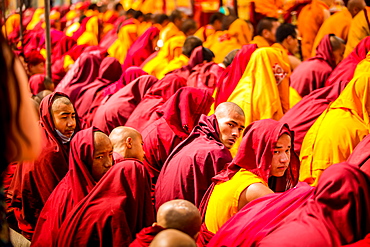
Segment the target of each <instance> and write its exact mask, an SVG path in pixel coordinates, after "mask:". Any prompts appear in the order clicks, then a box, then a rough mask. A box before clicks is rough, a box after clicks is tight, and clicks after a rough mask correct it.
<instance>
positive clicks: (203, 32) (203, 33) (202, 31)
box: [194, 25, 216, 42]
mask: <svg viewBox="0 0 370 247" xmlns="http://www.w3.org/2000/svg"><path fill="white" fill-rule="evenodd" d="M215 32H216V30H215V29H214V28H213V26H212V25H206V26H203V27H201V28H199V29H198V30H197V31H196V32H195V34H194V36H196V37H198V38H199V39H200V40H201V41H202V42H204V41H206V40H207V38H208V37H209V36H211V35H213V34H214V33H215Z"/></svg>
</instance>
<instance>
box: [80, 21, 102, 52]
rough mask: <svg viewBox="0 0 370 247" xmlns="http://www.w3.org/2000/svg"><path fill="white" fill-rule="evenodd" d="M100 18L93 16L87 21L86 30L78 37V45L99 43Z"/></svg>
mask: <svg viewBox="0 0 370 247" xmlns="http://www.w3.org/2000/svg"><path fill="white" fill-rule="evenodd" d="M98 36H99V19H98V17H97V16H94V17H91V18H90V19H89V20H88V21H87V23H86V31H85V32H84V33H83V34H82V35H81V36H80V37H79V38H78V39H77V45H90V46H93V45H98V44H99V43H98Z"/></svg>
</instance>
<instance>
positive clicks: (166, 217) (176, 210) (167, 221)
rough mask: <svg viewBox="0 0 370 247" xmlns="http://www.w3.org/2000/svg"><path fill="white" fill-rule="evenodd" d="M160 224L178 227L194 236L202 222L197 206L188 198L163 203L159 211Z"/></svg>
mask: <svg viewBox="0 0 370 247" xmlns="http://www.w3.org/2000/svg"><path fill="white" fill-rule="evenodd" d="M157 222H158V225H160V226H162V227H163V228H166V229H177V230H180V231H182V232H184V233H186V234H188V235H189V236H190V237H192V238H194V237H195V236H196V235H197V234H198V232H199V230H200V225H201V224H202V220H201V216H200V213H199V210H198V209H197V207H196V206H195V205H194V204H192V203H191V202H189V201H186V200H181V199H178V200H172V201H169V202H166V203H164V204H162V206H160V207H159V209H158V212H157Z"/></svg>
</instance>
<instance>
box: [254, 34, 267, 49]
mask: <svg viewBox="0 0 370 247" xmlns="http://www.w3.org/2000/svg"><path fill="white" fill-rule="evenodd" d="M249 44H256V45H257V46H258V48H261V47H269V46H270V44H269V43H268V42H267V40H266V39H265V38H264V37H262V36H259V35H257V36H254V38H253V40H252V41H251V42H249Z"/></svg>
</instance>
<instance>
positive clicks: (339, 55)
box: [333, 44, 346, 65]
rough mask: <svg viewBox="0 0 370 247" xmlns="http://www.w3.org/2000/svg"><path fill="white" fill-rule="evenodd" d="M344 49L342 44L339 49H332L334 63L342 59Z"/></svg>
mask: <svg viewBox="0 0 370 247" xmlns="http://www.w3.org/2000/svg"><path fill="white" fill-rule="evenodd" d="M345 49H346V46H345V45H344V44H342V45H341V47H340V48H339V49H337V50H335V51H333V56H334V60H335V64H336V65H338V64H339V63H340V62H341V61H342V60H343V56H344V50H345Z"/></svg>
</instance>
